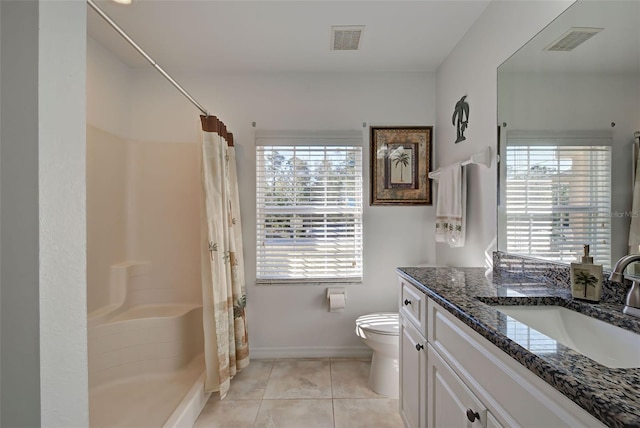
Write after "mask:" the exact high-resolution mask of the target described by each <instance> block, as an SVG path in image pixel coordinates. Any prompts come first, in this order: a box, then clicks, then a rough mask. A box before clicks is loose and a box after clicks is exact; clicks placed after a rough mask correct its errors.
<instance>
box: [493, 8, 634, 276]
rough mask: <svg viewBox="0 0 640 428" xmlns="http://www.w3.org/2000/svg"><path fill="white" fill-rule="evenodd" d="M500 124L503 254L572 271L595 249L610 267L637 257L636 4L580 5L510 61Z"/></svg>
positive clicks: (503, 78) (504, 72)
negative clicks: (626, 257) (561, 265)
mask: <svg viewBox="0 0 640 428" xmlns="http://www.w3.org/2000/svg"><path fill="white" fill-rule="evenodd" d="M498 124H499V137H500V143H499V152H500V168H499V179H498V186H499V201H498V249H499V250H501V251H504V252H508V253H514V254H523V255H529V256H532V257H536V258H541V259H545V260H552V261H557V262H566V263H569V262H573V261H576V260H577V257H578V255H580V254H582V250H583V245H584V244H589V245H590V249H591V255H593V256H594V259H595V262H597V263H601V264H603V265H604V266H605V268H610V267H611V266H612V265H613V264H614V263H615V262H616V261H617V260H618V259H619V258H620V257H622V256H623V255H625V254H627V253H629V252H640V251H638V249H639V248H638V245H640V218H638V216H640V212H634V211H633V207H634V204H633V199H634V198H633V194H634V179H635V178H634V176H635V169H636V168H635V166H636V163H637V162H636V160H635V159H636V157H637V146H638V135H639V134H640V133H638V132H637V131H640V2H639V1H587V0H579V1H577V2H576V3H574V4H573V5H572V6H571V7H569V8H568V9H567V10H566V11H565V12H564V13H563V14H562V15H560V16H559V17H558V18H556V19H555V20H554V21H553V22H552V23H551V24H549V25H548V26H547V27H546V28H545V29H544V30H542V31H541V32H540V33H538V34H537V35H536V36H535V37H534V38H533V39H531V40H530V41H529V42H528V43H527V44H526V45H524V46H523V47H522V48H520V49H519V50H518V51H517V52H516V53H515V54H514V55H512V56H511V57H510V58H509V59H508V60H507V61H505V62H504V63H503V64H502V65H501V66H500V67H499V68H498ZM634 134H635V136H634ZM638 172H639V173H640V170H639V171H638ZM638 183H640V179H639V180H638ZM637 193H638V195H639V196H640V186H638V188H637ZM636 199H638V198H636ZM636 204H637V205H636V207H640V200H638V201H637V202H636ZM634 217H635V218H636V219H635V220H634ZM630 232H631V243H632V244H634V245H633V246H632V247H631V248H629V240H630Z"/></svg>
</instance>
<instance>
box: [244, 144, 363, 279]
mask: <svg viewBox="0 0 640 428" xmlns="http://www.w3.org/2000/svg"><path fill="white" fill-rule="evenodd" d="M256 211H257V212H256V223H257V224H256V230H257V245H256V279H257V283H258V284H282V283H327V282H361V281H362V134H361V133H360V132H354V133H318V134H311V135H309V134H302V135H296V134H294V133H261V134H258V135H256Z"/></svg>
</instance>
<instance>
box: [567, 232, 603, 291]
mask: <svg viewBox="0 0 640 428" xmlns="http://www.w3.org/2000/svg"><path fill="white" fill-rule="evenodd" d="M583 250H584V253H583V255H582V257H581V258H580V263H571V295H572V296H573V297H574V298H575V299H580V300H587V301H590V302H599V301H600V295H601V294H602V265H597V264H593V257H591V256H590V255H589V246H588V245H585V246H584V249H583Z"/></svg>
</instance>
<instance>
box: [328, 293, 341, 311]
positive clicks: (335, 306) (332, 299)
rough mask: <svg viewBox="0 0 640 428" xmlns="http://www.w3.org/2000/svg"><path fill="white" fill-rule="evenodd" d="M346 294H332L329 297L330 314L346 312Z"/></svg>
mask: <svg viewBox="0 0 640 428" xmlns="http://www.w3.org/2000/svg"><path fill="white" fill-rule="evenodd" d="M344 304H345V299H344V294H330V295H329V312H342V311H344Z"/></svg>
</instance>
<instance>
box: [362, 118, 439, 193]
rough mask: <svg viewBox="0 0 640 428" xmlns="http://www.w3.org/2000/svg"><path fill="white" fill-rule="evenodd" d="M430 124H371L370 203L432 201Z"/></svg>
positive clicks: (431, 128) (431, 129)
mask: <svg viewBox="0 0 640 428" xmlns="http://www.w3.org/2000/svg"><path fill="white" fill-rule="evenodd" d="M432 136H433V126H396V127H382V126H372V127H370V144H371V147H370V162H369V166H370V170H371V171H370V172H371V174H370V191H371V192H370V193H371V194H370V200H369V205H432V204H433V202H432V192H431V180H429V177H428V174H429V172H430V171H431V153H432V148H431V147H432Z"/></svg>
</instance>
